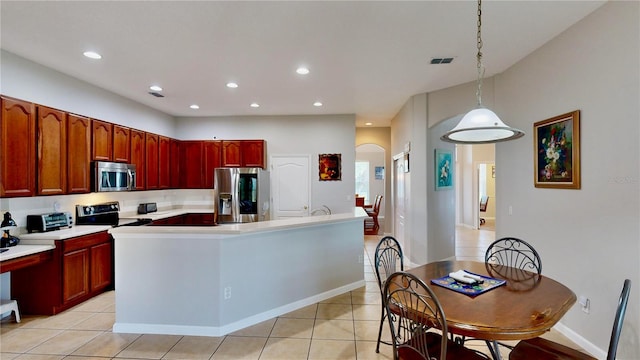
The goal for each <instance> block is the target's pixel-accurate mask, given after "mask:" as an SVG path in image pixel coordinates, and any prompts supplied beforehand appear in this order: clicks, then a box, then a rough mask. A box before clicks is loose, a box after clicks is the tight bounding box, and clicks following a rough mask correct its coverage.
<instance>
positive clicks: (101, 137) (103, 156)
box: [91, 119, 113, 161]
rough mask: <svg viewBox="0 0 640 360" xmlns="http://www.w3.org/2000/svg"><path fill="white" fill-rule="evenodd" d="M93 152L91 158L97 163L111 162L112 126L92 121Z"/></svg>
mask: <svg viewBox="0 0 640 360" xmlns="http://www.w3.org/2000/svg"><path fill="white" fill-rule="evenodd" d="M92 123H93V125H92V127H93V132H92V134H93V135H92V141H93V152H92V155H91V158H92V159H93V160H97V161H111V160H113V124H112V123H109V122H106V121H100V120H95V119H94V120H93V121H92Z"/></svg>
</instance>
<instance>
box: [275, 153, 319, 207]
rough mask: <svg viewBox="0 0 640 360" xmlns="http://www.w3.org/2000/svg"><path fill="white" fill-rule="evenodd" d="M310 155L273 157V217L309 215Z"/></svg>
mask: <svg viewBox="0 0 640 360" xmlns="http://www.w3.org/2000/svg"><path fill="white" fill-rule="evenodd" d="M310 162H311V156H310V155H282V156H280V155H275V156H272V157H271V194H273V218H274V219H282V218H287V217H300V216H308V215H309V204H310V202H311V201H310V199H311V192H310V191H309V189H310V188H311V184H310V182H309V179H310V178H311V174H310V173H309V164H310Z"/></svg>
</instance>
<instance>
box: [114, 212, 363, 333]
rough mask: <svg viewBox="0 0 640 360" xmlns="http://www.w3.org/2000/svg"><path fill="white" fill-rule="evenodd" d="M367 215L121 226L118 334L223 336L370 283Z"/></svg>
mask: <svg viewBox="0 0 640 360" xmlns="http://www.w3.org/2000/svg"><path fill="white" fill-rule="evenodd" d="M366 216H367V215H366V213H365V212H364V211H363V210H362V209H361V208H354V210H353V212H351V213H344V214H335V215H322V216H311V217H303V218H290V219H283V220H271V221H263V222H256V223H245V224H223V225H219V226H211V227H203V226H177V227H172V226H141V227H118V228H113V229H111V230H109V232H110V233H111V234H112V236H113V237H114V239H115V241H114V247H115V259H116V260H115V284H116V321H115V324H114V326H113V331H114V332H122V333H145V334H176V335H200V336H222V335H225V334H228V333H231V332H233V331H236V330H239V329H241V328H244V327H247V326H251V325H254V324H257V323H259V322H262V321H265V320H268V319H271V318H273V317H276V316H279V315H282V314H285V313H288V312H290V311H293V310H296V309H299V308H302V307H304V306H307V305H311V304H315V303H317V302H319V301H322V300H325V299H328V298H331V297H333V296H336V295H339V294H342V293H345V292H348V291H351V290H354V289H357V288H359V287H362V286H364V284H365V283H364V270H363V268H364V266H363V261H364V235H363V219H364V218H365V217H366Z"/></svg>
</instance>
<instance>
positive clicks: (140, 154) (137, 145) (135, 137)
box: [131, 129, 146, 190]
mask: <svg viewBox="0 0 640 360" xmlns="http://www.w3.org/2000/svg"><path fill="white" fill-rule="evenodd" d="M131 163H132V164H134V165H135V166H136V186H135V189H136V190H144V185H145V177H146V176H145V174H146V167H145V133H144V131H140V130H134V129H131Z"/></svg>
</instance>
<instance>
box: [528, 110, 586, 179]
mask: <svg viewBox="0 0 640 360" xmlns="http://www.w3.org/2000/svg"><path fill="white" fill-rule="evenodd" d="M533 147H534V149H533V150H534V155H533V164H534V166H533V168H534V171H535V175H534V185H535V187H538V188H556V189H580V110H575V111H572V112H569V113H566V114H562V115H559V116H556V117H553V118H551V119H547V120H543V121H539V122H537V123H535V124H533Z"/></svg>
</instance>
